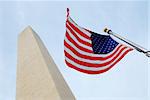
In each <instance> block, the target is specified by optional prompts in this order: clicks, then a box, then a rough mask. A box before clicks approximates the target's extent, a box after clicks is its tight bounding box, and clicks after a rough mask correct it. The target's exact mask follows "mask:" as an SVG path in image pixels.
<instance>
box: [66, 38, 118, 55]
mask: <svg viewBox="0 0 150 100" xmlns="http://www.w3.org/2000/svg"><path fill="white" fill-rule="evenodd" d="M65 41H66V42H67V43H68V44H69V45H70V46H71V47H73V48H74V49H75V50H76V51H78V52H79V53H81V54H83V55H87V56H92V57H106V56H109V55H111V54H112V53H113V52H115V51H116V49H117V48H118V46H120V45H121V44H118V46H117V47H116V48H115V49H114V50H113V51H112V52H110V53H108V54H93V53H88V52H85V51H82V50H80V49H78V48H77V47H76V46H75V45H74V44H73V43H71V42H70V41H69V40H68V39H67V38H66V37H65Z"/></svg>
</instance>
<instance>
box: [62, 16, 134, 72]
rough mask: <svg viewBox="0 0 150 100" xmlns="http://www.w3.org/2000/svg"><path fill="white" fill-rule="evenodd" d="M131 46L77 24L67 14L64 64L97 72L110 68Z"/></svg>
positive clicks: (80, 69) (82, 70)
mask: <svg viewBox="0 0 150 100" xmlns="http://www.w3.org/2000/svg"><path fill="white" fill-rule="evenodd" d="M131 50H133V49H132V48H130V47H128V46H126V45H124V44H121V43H118V42H117V41H115V40H114V39H113V38H111V36H109V35H101V34H97V33H95V32H92V31H90V30H87V29H85V28H82V27H80V26H79V25H77V24H76V23H75V22H74V21H73V20H72V19H71V17H70V16H69V15H67V20H66V35H65V40H64V53H65V62H66V64H67V65H68V66H69V67H71V68H73V69H75V70H77V71H80V72H83V73H87V74H99V73H103V72H106V71H108V70H109V69H111V68H112V67H113V66H114V65H115V64H116V63H117V62H119V61H120V60H121V59H122V58H123V57H124V56H125V55H126V54H127V53H128V52H129V51H131Z"/></svg>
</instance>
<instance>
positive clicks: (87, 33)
mask: <svg viewBox="0 0 150 100" xmlns="http://www.w3.org/2000/svg"><path fill="white" fill-rule="evenodd" d="M68 20H69V21H70V22H71V23H72V24H73V25H74V26H76V27H77V28H78V29H79V30H80V31H82V32H83V33H85V34H86V35H88V36H91V33H89V32H88V31H86V30H84V29H83V28H82V27H80V26H79V25H77V24H76V23H75V22H74V21H73V20H72V19H71V18H70V17H68Z"/></svg>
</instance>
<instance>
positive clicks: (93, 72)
mask: <svg viewBox="0 0 150 100" xmlns="http://www.w3.org/2000/svg"><path fill="white" fill-rule="evenodd" d="M131 50H133V49H129V50H127V51H126V52H125V53H124V54H123V55H122V56H121V57H120V58H119V59H118V60H117V61H116V62H114V63H113V64H112V65H111V66H110V67H109V68H106V69H104V70H99V71H91V70H84V69H80V68H78V67H77V66H74V65H72V64H70V63H69V62H67V61H66V60H65V62H66V64H67V65H68V66H69V67H71V68H73V69H75V70H78V71H80V72H83V73H86V74H100V73H104V72H106V71H108V70H109V69H111V68H112V67H113V66H114V65H115V64H116V63H117V62H119V61H120V60H121V59H122V58H123V57H124V56H125V55H126V54H127V53H128V52H129V51H131Z"/></svg>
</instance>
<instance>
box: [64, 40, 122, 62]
mask: <svg viewBox="0 0 150 100" xmlns="http://www.w3.org/2000/svg"><path fill="white" fill-rule="evenodd" d="M64 45H65V46H66V47H67V48H68V49H70V50H71V51H72V52H73V53H74V54H75V55H77V56H79V57H81V58H85V59H89V60H106V59H108V58H110V57H112V56H113V55H114V54H115V53H116V52H117V51H118V50H119V48H121V46H122V45H120V46H119V47H118V48H117V49H116V50H115V52H113V53H112V54H110V55H109V56H106V57H91V56H88V55H83V54H81V53H79V52H78V51H76V50H75V49H74V48H73V47H71V46H70V45H69V44H68V43H67V42H66V41H64Z"/></svg>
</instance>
